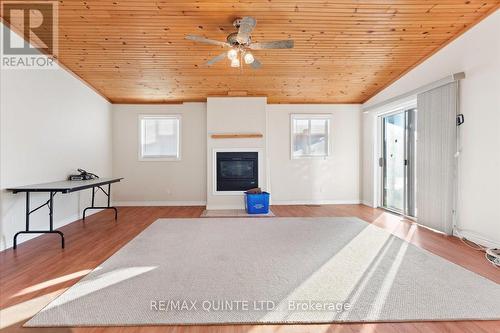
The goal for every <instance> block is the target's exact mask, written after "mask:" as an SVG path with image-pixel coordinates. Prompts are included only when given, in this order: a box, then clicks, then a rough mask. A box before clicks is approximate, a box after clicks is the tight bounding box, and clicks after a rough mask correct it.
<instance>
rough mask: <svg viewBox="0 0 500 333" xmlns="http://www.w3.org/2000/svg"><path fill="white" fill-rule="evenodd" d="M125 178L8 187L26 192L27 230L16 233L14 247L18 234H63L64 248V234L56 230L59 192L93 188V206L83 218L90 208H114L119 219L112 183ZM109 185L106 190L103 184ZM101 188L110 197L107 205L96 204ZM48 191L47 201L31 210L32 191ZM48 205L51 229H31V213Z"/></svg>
mask: <svg viewBox="0 0 500 333" xmlns="http://www.w3.org/2000/svg"><path fill="white" fill-rule="evenodd" d="M122 179H123V178H96V179H92V180H62V181H58V182H52V183H44V184H35V185H26V186H19V187H12V188H8V189H7V190H8V191H12V193H14V194H16V193H20V192H25V193H26V230H23V231H19V232H18V233H16V234H15V235H14V249H16V248H17V236H19V235H20V234H59V235H60V236H61V246H62V248H64V234H63V233H62V232H61V231H59V230H54V196H55V195H56V194H57V193H72V192H77V191H81V190H86V189H89V188H91V189H92V206H90V207H87V208H85V209H84V210H83V220H85V213H86V211H87V210H88V209H113V210H114V211H115V220H116V219H118V210H117V209H116V207H112V206H111V184H112V183H117V182H119V181H121V180H122ZM105 185H108V190H107V191H105V190H104V189H103V188H102V186H105ZM99 190H101V191H102V192H103V193H104V194H105V195H106V196H107V197H108V205H107V206H105V207H99V206H95V203H94V199H95V193H96V191H99ZM32 192H46V193H49V200H47V202H46V203H44V204H42V205H40V206H38V207H37V208H35V209H33V210H30V193H32ZM44 206H47V207H48V208H49V230H30V214H31V213H34V212H36V211H37V210H39V209H40V208H42V207H44Z"/></svg>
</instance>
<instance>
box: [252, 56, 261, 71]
mask: <svg viewBox="0 0 500 333" xmlns="http://www.w3.org/2000/svg"><path fill="white" fill-rule="evenodd" d="M250 67H252V68H253V69H259V68H261V67H262V64H261V62H260V61H258V60H257V59H255V58H254V60H253V62H252V63H251V64H250Z"/></svg>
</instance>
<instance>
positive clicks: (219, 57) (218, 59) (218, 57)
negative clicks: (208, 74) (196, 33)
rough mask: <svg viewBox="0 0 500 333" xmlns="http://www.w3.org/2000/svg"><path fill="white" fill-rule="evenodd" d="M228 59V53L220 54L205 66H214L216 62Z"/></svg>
mask: <svg viewBox="0 0 500 333" xmlns="http://www.w3.org/2000/svg"><path fill="white" fill-rule="evenodd" d="M226 57H227V52H224V53H221V54H219V55H218V56H216V57H213V58H212V59H210V60H209V61H207V62H206V63H205V65H207V66H212V65H213V64H215V63H216V62H219V61H221V60H224V59H225V58H226Z"/></svg>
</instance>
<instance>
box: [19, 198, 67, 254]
mask: <svg viewBox="0 0 500 333" xmlns="http://www.w3.org/2000/svg"><path fill="white" fill-rule="evenodd" d="M55 195H56V192H50V197H49V200H48V201H47V202H46V203H44V204H43V205H40V206H38V207H37V208H35V209H33V210H30V192H26V230H24V231H19V232H18V233H16V234H15V235H14V250H15V249H17V237H18V236H19V235H21V234H59V235H60V236H61V247H62V248H63V249H64V234H63V233H62V232H61V231H59V230H54V196H55ZM44 206H48V208H49V230H30V215H31V213H33V212H35V211H37V210H39V209H40V208H42V207H44Z"/></svg>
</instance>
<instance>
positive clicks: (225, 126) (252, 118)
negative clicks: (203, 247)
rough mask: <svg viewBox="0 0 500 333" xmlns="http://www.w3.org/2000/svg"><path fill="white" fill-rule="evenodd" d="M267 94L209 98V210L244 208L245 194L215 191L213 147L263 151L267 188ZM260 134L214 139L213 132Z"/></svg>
mask: <svg viewBox="0 0 500 333" xmlns="http://www.w3.org/2000/svg"><path fill="white" fill-rule="evenodd" d="M266 101H267V99H266V98H265V97H209V98H208V99H207V136H208V137H207V187H206V189H207V209H228V208H240V209H243V208H244V207H245V206H244V201H243V194H241V195H221V194H214V186H213V185H214V177H213V175H214V174H213V173H214V168H213V162H214V159H213V157H214V155H213V151H214V149H229V148H252V149H256V150H257V149H258V150H259V151H260V155H259V187H260V188H262V189H263V190H267V189H268V188H267V161H266V140H267V135H268V134H267V133H266ZM222 133H260V134H263V135H264V136H263V138H249V139H212V138H211V137H210V135H211V134H222Z"/></svg>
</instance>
